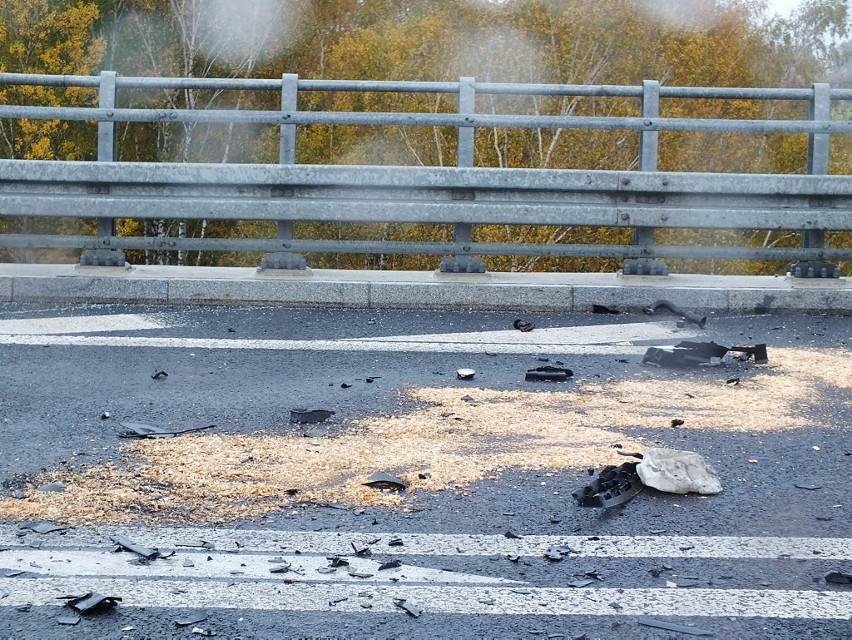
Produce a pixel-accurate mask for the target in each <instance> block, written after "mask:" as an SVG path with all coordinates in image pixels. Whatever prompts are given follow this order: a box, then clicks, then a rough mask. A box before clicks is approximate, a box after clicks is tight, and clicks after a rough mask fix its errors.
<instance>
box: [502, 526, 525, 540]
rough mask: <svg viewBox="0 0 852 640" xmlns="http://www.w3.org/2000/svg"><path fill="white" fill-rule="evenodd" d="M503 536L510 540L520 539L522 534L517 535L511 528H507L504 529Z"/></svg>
mask: <svg viewBox="0 0 852 640" xmlns="http://www.w3.org/2000/svg"><path fill="white" fill-rule="evenodd" d="M503 536H504V537H506V538H509V539H510V540H520V539H521V538H522V537H523V536H520V535H518V534H517V533H515V532H514V531H512V530H511V529H508V530H507V531H505V532H504V533H503Z"/></svg>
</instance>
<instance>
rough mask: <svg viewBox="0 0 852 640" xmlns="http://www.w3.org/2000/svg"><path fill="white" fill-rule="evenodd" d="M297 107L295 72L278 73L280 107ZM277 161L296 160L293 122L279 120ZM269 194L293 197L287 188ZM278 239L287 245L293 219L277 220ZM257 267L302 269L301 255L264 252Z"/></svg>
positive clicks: (304, 265) (289, 108)
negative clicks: (279, 77) (279, 80)
mask: <svg viewBox="0 0 852 640" xmlns="http://www.w3.org/2000/svg"><path fill="white" fill-rule="evenodd" d="M298 108H299V76H298V74H295V73H285V74H283V75H282V76H281V110H282V111H296V110H298ZM279 137H280V143H279V146H278V164H296V125H295V124H282V125H281V128H280V131H279ZM271 196H272V197H280V198H288V197H293V192H292V190H291V189H288V188H275V187H273V189H272V194H271ZM276 224H277V225H278V239H279V240H280V241H281V245H282V247H284V248H286V247H288V246H289V244H290V243H289V241H290V240H292V239H293V221H292V220H278V222H277V223H276ZM260 268H261V269H305V268H306V262H305V257H304V256H302V255H300V254H298V253H292V252H290V251H276V252H275V253H267V254H266V255H265V256H263V258H262V259H261V261H260Z"/></svg>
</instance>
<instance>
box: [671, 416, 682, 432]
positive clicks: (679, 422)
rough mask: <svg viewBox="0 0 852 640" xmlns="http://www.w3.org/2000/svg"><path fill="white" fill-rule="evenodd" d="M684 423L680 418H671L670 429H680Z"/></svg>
mask: <svg viewBox="0 0 852 640" xmlns="http://www.w3.org/2000/svg"><path fill="white" fill-rule="evenodd" d="M684 422H685V420H683V419H682V418H673V419H672V423H671V424H672V428H674V429H676V428H678V427H682V426H683V424H684Z"/></svg>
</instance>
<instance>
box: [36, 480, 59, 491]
mask: <svg viewBox="0 0 852 640" xmlns="http://www.w3.org/2000/svg"><path fill="white" fill-rule="evenodd" d="M36 491H46V492H48V493H62V492H63V491H65V483H64V482H48V483H47V484H42V485H39V486H38V487H36Z"/></svg>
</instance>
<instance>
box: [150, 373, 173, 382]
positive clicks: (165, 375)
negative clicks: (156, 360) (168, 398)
mask: <svg viewBox="0 0 852 640" xmlns="http://www.w3.org/2000/svg"><path fill="white" fill-rule="evenodd" d="M168 377H169V374H168V373H166V372H165V371H155V372H154V373H152V374H151V378H153V379H154V380H162V379H163V378H168Z"/></svg>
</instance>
